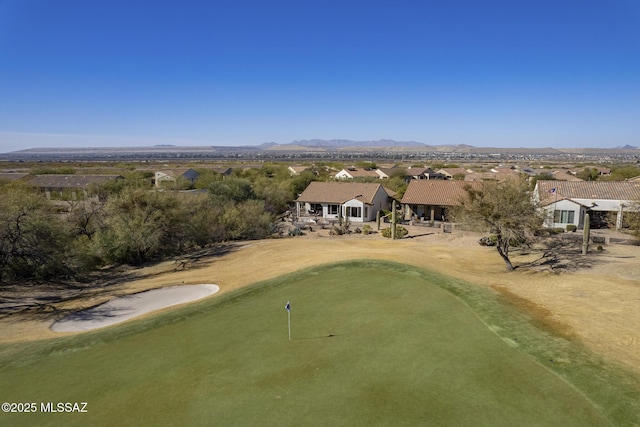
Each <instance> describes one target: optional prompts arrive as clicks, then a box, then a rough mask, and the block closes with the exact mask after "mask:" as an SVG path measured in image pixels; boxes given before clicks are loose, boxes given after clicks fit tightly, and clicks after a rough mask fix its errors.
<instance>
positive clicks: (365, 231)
mask: <svg viewBox="0 0 640 427" xmlns="http://www.w3.org/2000/svg"><path fill="white" fill-rule="evenodd" d="M362 234H371V226H370V225H369V224H367V225H364V226H362Z"/></svg>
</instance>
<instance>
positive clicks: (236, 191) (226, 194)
mask: <svg viewBox="0 0 640 427" xmlns="http://www.w3.org/2000/svg"><path fill="white" fill-rule="evenodd" d="M208 190H209V194H210V195H211V197H213V198H214V199H215V200H218V201H219V202H224V201H227V200H232V201H234V202H242V201H244V200H249V199H254V198H255V197H256V195H255V193H254V191H253V187H252V185H251V182H250V181H249V180H247V179H244V178H235V177H234V178H229V179H225V180H224V181H214V182H212V183H211V184H209V187H208Z"/></svg>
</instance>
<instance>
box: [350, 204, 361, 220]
mask: <svg viewBox="0 0 640 427" xmlns="http://www.w3.org/2000/svg"><path fill="white" fill-rule="evenodd" d="M361 213H362V208H361V207H360V206H347V216H349V217H352V218H360V217H361V216H362V215H361Z"/></svg>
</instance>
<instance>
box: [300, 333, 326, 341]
mask: <svg viewBox="0 0 640 427" xmlns="http://www.w3.org/2000/svg"><path fill="white" fill-rule="evenodd" d="M334 337H337V335H334V334H329V335H320V336H317V337H303V338H292V339H291V341H302V340H321V339H325V338H334Z"/></svg>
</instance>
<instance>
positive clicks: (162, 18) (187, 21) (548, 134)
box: [0, 0, 640, 152]
mask: <svg viewBox="0 0 640 427" xmlns="http://www.w3.org/2000/svg"><path fill="white" fill-rule="evenodd" d="M314 138H321V139H336V138H338V139H354V140H370V139H375V140H377V139H383V138H384V139H395V140H400V141H403V140H405V141H406V140H413V141H419V142H424V143H426V144H432V145H437V144H470V145H476V146H495V147H507V146H512V147H547V146H552V147H615V146H621V145H625V144H631V145H636V146H640V2H638V1H636V0H615V1H602V0H554V1H546V0H531V1H529V0H518V1H512V0H504V1H498V0H483V1H479V0H478V1H472V0H459V1H456V0H447V1H441V0H438V1H428V0H423V1H418V0H416V1H405V0H394V1H391V0H389V1H378V0H366V1H349V0H322V1H320V0H317V1H316V0H296V1H279V0H269V1H265V0H262V1H246V0H230V1H215V0H213V1H161V0H158V1H153V2H152V1H119V0H110V1H106V2H94V1H86V0H83V1H79V0H66V1H53V0H0V152H7V151H13V150H18V149H24V148H31V147H44V146H131V145H153V144H166V143H175V144H176V145H256V144H260V143H263V142H270V141H274V142H277V143H289V142H291V141H293V140H296V139H314Z"/></svg>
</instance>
